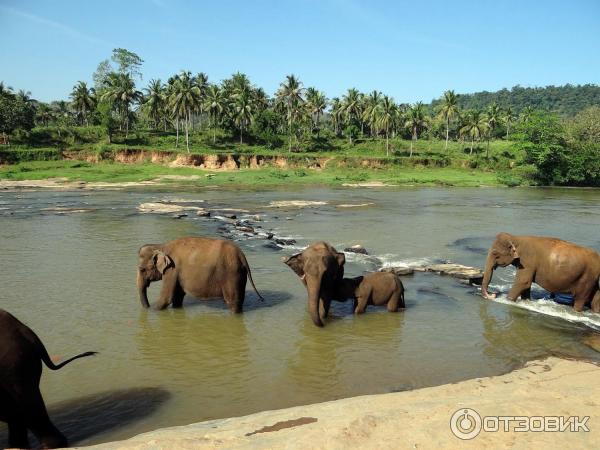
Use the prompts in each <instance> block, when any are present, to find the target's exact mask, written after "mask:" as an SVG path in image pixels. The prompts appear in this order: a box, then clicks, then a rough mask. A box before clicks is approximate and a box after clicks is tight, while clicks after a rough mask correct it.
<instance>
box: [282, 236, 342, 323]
mask: <svg viewBox="0 0 600 450" xmlns="http://www.w3.org/2000/svg"><path fill="white" fill-rule="evenodd" d="M283 262H284V263H285V264H287V265H288V266H289V267H290V268H291V269H292V270H293V271H294V272H295V273H296V275H298V276H299V277H300V279H301V280H302V282H303V283H304V286H305V287H306V290H307V292H308V311H309V314H310V317H311V319H312V321H313V323H314V324H315V325H316V326H318V327H322V326H323V321H322V319H323V318H324V316H325V315H326V314H327V310H328V309H329V302H330V301H331V299H332V298H333V297H334V295H335V289H336V284H337V283H338V282H339V281H341V280H342V278H343V277H344V263H345V262H346V257H345V256H344V254H343V253H339V252H338V251H336V249H335V248H333V247H332V246H331V245H329V244H328V243H326V242H316V243H314V244H311V245H310V246H308V247H307V248H306V249H305V250H304V251H303V252H302V253H297V254H295V255H293V256H290V257H289V258H283ZM319 302H322V303H323V307H324V313H323V316H321V314H320V308H319Z"/></svg>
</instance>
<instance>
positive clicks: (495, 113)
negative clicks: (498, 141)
mask: <svg viewBox="0 0 600 450" xmlns="http://www.w3.org/2000/svg"><path fill="white" fill-rule="evenodd" d="M500 120H502V110H501V109H500V107H499V106H498V104H497V103H496V102H494V103H492V104H491V105H490V106H489V107H488V109H487V111H486V113H485V121H486V124H487V149H486V151H485V157H486V158H489V156H490V137H491V135H492V133H493V132H494V130H495V129H496V127H497V126H498V123H499V122H500Z"/></svg>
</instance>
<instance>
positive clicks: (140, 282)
mask: <svg viewBox="0 0 600 450" xmlns="http://www.w3.org/2000/svg"><path fill="white" fill-rule="evenodd" d="M149 284H150V283H149V282H147V281H146V280H145V279H144V277H143V276H142V274H141V273H140V272H139V271H138V274H137V288H138V292H139V295H140V302H141V304H142V306H143V307H144V308H150V303H149V302H148V285H149Z"/></svg>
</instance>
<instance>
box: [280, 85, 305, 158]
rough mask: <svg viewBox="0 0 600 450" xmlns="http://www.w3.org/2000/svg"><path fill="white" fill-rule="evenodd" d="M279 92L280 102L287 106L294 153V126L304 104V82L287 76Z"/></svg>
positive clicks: (290, 142) (289, 132) (290, 139)
mask: <svg viewBox="0 0 600 450" xmlns="http://www.w3.org/2000/svg"><path fill="white" fill-rule="evenodd" d="M285 78H286V79H285V81H284V82H283V83H281V84H280V87H279V90H278V91H277V98H278V100H279V101H280V102H281V103H282V104H284V105H285V109H286V118H287V122H288V138H289V139H288V145H289V151H290V152H291V151H292V126H293V125H294V122H295V120H296V118H297V117H298V115H299V110H300V106H301V105H302V104H303V103H304V98H303V97H302V94H303V92H304V88H303V87H302V82H301V81H300V80H298V79H297V78H296V77H295V76H294V75H287V76H286V77H285Z"/></svg>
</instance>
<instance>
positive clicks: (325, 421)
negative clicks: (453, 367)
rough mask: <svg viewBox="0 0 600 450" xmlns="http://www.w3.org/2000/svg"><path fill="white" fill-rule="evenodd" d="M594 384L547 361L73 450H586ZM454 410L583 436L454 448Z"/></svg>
mask: <svg viewBox="0 0 600 450" xmlns="http://www.w3.org/2000/svg"><path fill="white" fill-rule="evenodd" d="M598 376H600V365H598V364H597V363H594V362H591V361H588V360H575V359H564V358H559V357H554V356H552V357H548V358H545V359H542V360H534V361H530V362H528V363H526V364H525V365H524V366H523V367H520V368H517V369H515V370H513V371H511V372H509V373H506V374H504V375H498V376H491V377H484V378H475V379H471V380H465V381H461V382H458V383H450V384H444V385H440V386H435V387H429V388H423V389H417V390H412V391H404V392H398V393H389V394H378V395H366V396H359V397H350V398H345V399H341V400H334V401H329V402H324V403H316V404H312V405H306V406H297V407H291V408H286V409H281V410H273V411H263V412H259V413H255V414H251V415H248V416H244V417H234V418H227V419H217V420H210V421H206V422H199V423H195V424H191V425H186V426H179V427H168V428H161V429H158V430H154V431H151V432H148V433H143V434H140V435H138V436H134V437H132V438H130V439H127V440H122V441H116V442H107V443H103V444H98V445H94V446H89V447H78V448H87V449H108V450H115V449H148V448H182V449H214V448H228V449H230V448H235V449H241V448H288V449H296V448H298V449H307V448H310V449H312V448H322V449H325V448H326V449H338V448H339V449H347V448H348V447H351V448H365V449H367V448H369V449H371V448H381V449H384V448H390V449H391V448H482V447H484V446H485V447H488V446H491V447H492V448H498V447H500V446H503V447H514V446H516V447H530V446H532V445H536V446H539V445H540V444H542V445H545V446H546V447H548V448H593V447H594V446H596V447H597V446H598V444H599V443H600V428H598V427H599V426H600V402H599V401H598V400H597V399H599V398H600V385H598V384H597V383H593V380H594V379H596V378H597V377H598ZM594 399H596V400H594ZM461 408H471V409H473V410H475V411H476V412H477V413H478V414H479V415H480V416H481V417H485V416H513V417H514V416H521V417H522V416H578V417H583V416H589V419H588V420H587V425H588V428H589V429H590V431H589V432H585V431H578V432H569V431H566V432H534V431H530V432H516V431H514V429H512V428H511V430H510V431H508V432H505V431H503V430H502V422H501V428H500V431H498V432H487V431H481V433H480V434H479V435H478V436H476V437H475V438H474V439H472V440H461V439H458V438H457V437H456V436H455V435H453V434H452V432H451V430H450V420H451V417H452V415H453V414H454V413H455V412H456V411H457V410H459V409H461ZM513 425H519V424H517V423H513ZM532 426H533V425H532Z"/></svg>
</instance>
